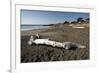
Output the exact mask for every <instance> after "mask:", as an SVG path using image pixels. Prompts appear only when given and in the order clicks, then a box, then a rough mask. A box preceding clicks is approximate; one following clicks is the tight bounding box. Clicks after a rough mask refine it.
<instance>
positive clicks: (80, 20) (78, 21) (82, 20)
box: [63, 17, 90, 24]
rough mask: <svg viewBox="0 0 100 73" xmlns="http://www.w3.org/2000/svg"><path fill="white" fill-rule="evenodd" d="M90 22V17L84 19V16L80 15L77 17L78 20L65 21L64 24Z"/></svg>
mask: <svg viewBox="0 0 100 73" xmlns="http://www.w3.org/2000/svg"><path fill="white" fill-rule="evenodd" d="M89 22H90V19H89V18H86V19H83V18H82V17H79V18H77V20H76V21H71V22H69V21H65V22H64V23H63V24H77V23H79V24H82V23H89Z"/></svg>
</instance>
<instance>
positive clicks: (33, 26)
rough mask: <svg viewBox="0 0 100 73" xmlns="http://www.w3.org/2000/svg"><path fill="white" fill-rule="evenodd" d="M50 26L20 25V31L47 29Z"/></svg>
mask: <svg viewBox="0 0 100 73" xmlns="http://www.w3.org/2000/svg"><path fill="white" fill-rule="evenodd" d="M48 27H50V26H42V25H40V26H39V25H37V26H36V25H21V31H25V30H32V29H43V28H48Z"/></svg>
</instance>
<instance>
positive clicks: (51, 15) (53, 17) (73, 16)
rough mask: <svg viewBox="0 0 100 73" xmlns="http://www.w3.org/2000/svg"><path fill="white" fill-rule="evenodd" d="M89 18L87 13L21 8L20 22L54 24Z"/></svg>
mask: <svg viewBox="0 0 100 73" xmlns="http://www.w3.org/2000/svg"><path fill="white" fill-rule="evenodd" d="M78 17H82V18H84V19H86V18H89V13H79V12H55V11H37V10H21V24H24V25H25V24H27V25H30V24H33V25H34V24H39V25H40V24H55V23H63V22H64V21H66V20H67V21H74V20H77V18H78Z"/></svg>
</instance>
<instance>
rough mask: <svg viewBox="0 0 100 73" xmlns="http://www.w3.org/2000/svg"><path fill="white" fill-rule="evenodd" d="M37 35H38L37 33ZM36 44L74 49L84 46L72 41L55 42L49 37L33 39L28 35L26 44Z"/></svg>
mask: <svg viewBox="0 0 100 73" xmlns="http://www.w3.org/2000/svg"><path fill="white" fill-rule="evenodd" d="M36 36H37V35H36ZM38 36H39V35H38ZM32 44H37V45H50V46H52V47H59V48H64V49H76V48H86V46H84V45H80V44H77V43H73V42H63V43H62V42H56V41H52V40H49V39H39V38H36V39H34V37H33V36H31V37H30V39H29V41H28V45H32Z"/></svg>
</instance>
